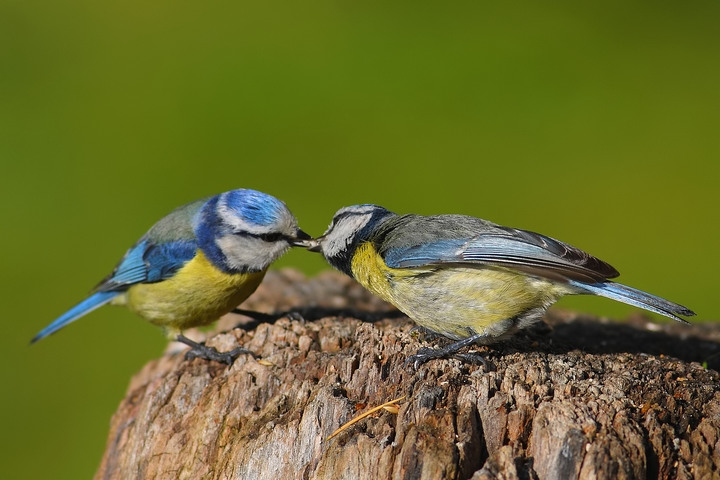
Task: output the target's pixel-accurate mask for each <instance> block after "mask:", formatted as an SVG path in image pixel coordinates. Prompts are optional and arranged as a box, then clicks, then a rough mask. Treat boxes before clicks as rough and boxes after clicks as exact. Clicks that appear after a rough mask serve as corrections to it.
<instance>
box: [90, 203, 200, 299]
mask: <svg viewBox="0 0 720 480" xmlns="http://www.w3.org/2000/svg"><path fill="white" fill-rule="evenodd" d="M206 202H207V199H202V200H197V201H195V202H192V203H188V204H187V205H183V206H182V207H179V208H176V209H175V210H173V211H172V212H170V214H168V215H166V216H165V217H163V218H162V219H161V220H159V221H158V222H157V223H156V224H155V225H153V226H152V227H151V228H150V230H148V232H147V233H146V234H145V235H144V236H143V237H142V238H141V239H140V240H139V241H138V242H137V243H136V244H135V245H133V246H132V247H131V248H130V250H128V251H127V253H126V254H125V256H124V257H123V258H122V260H120V263H118V265H117V266H116V267H115V269H114V270H113V272H112V273H111V274H110V275H108V276H107V277H106V278H105V279H103V281H101V282H100V284H99V285H98V286H97V287H95V289H94V290H93V291H95V292H107V291H117V290H126V289H127V288H128V287H130V286H131V285H134V284H136V283H153V282H159V281H161V280H165V279H167V278H170V277H172V276H173V275H174V274H175V272H177V271H178V270H179V269H180V268H182V266H183V265H185V264H186V263H187V262H188V261H190V260H191V259H192V258H193V257H194V256H195V254H196V252H197V241H196V239H195V233H194V231H193V225H194V221H195V218H196V216H197V215H198V212H200V209H201V208H202V206H203V205H205V203H206Z"/></svg>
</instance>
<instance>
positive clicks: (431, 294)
mask: <svg viewBox="0 0 720 480" xmlns="http://www.w3.org/2000/svg"><path fill="white" fill-rule="evenodd" d="M351 269H352V272H353V276H354V277H355V279H356V280H357V281H358V282H359V283H360V284H362V285H363V286H364V287H365V288H367V289H368V290H370V291H371V292H373V293H375V294H376V295H378V296H379V297H380V298H382V299H383V300H385V301H387V302H390V303H392V304H393V305H395V306H396V307H397V308H398V309H400V310H401V311H402V312H404V313H405V314H407V315H408V316H409V317H410V318H412V319H413V320H414V321H415V322H416V323H418V324H419V325H421V326H423V327H426V328H429V329H430V330H432V331H435V332H437V333H440V334H443V335H445V336H447V337H450V338H454V339H462V338H467V337H469V336H471V335H473V334H474V333H487V334H488V335H489V336H493V337H495V336H499V335H502V334H504V333H505V332H506V331H507V330H508V329H509V328H510V327H511V326H512V325H514V322H515V321H516V319H517V317H518V316H523V315H524V314H526V313H527V312H533V315H535V317H534V318H536V319H538V320H539V319H540V318H541V317H542V312H544V309H546V308H547V307H549V306H550V305H551V304H552V303H553V302H555V301H556V300H557V299H558V298H559V297H560V296H562V295H564V294H568V293H572V292H571V291H570V289H568V288H567V286H565V285H563V284H558V283H555V282H552V281H550V280H548V279H543V278H539V277H533V276H529V275H526V274H523V273H521V272H518V271H514V270H511V269H507V268H500V267H492V266H486V265H472V264H463V265H431V266H425V267H419V268H404V269H395V268H390V267H388V266H387V265H386V264H385V262H384V261H383V259H382V257H380V255H379V254H378V253H377V252H376V251H375V249H374V248H373V246H372V244H369V243H366V244H363V245H361V246H360V247H358V249H357V250H356V253H355V255H354V256H353V260H352V264H351Z"/></svg>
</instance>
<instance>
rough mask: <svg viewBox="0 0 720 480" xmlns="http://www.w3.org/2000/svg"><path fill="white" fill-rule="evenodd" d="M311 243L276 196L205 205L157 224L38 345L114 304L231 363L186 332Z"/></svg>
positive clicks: (253, 194)
mask: <svg viewBox="0 0 720 480" xmlns="http://www.w3.org/2000/svg"><path fill="white" fill-rule="evenodd" d="M309 239H310V237H309V235H307V234H306V233H305V232H303V231H302V230H300V229H299V228H298V225H297V220H296V219H295V217H294V216H293V215H292V213H290V210H289V209H288V208H287V206H285V204H284V203H283V202H281V201H280V200H278V199H277V198H275V197H273V196H271V195H268V194H265V193H262V192H258V191H255V190H248V189H237V190H232V191H229V192H225V193H221V194H219V195H215V196H212V197H209V198H204V199H201V200H197V201H195V202H192V203H189V204H187V205H185V206H182V207H179V208H177V209H175V210H174V211H173V212H171V213H170V214H169V215H167V216H166V217H164V218H163V219H161V220H160V221H159V222H157V223H156V224H155V225H153V226H152V227H151V228H150V230H148V232H147V233H146V234H145V235H143V236H142V238H140V240H138V242H137V243H136V244H135V245H133V246H132V247H131V248H130V250H128V251H127V253H126V254H125V256H124V257H123V258H122V260H121V261H120V263H119V264H118V265H117V267H116V268H115V270H113V272H112V273H111V274H110V275H108V276H107V278H105V279H104V280H103V281H101V282H100V284H99V285H98V286H97V287H95V289H94V290H93V292H92V294H91V295H90V296H89V297H88V298H86V299H85V300H83V301H82V302H80V303H79V304H77V305H76V306H74V307H73V308H71V309H70V310H68V311H67V312H65V313H64V314H63V315H61V316H60V317H59V318H57V319H56V320H55V321H54V322H52V323H51V324H50V325H48V326H47V327H45V328H44V329H43V330H42V331H41V332H40V333H38V334H37V335H36V336H35V337H34V338H33V339H32V342H36V341H38V340H40V339H42V338H44V337H46V336H48V335H50V334H51V333H54V332H56V331H57V330H60V329H61V328H63V327H64V326H66V325H68V324H69V323H71V322H73V321H75V320H77V319H78V318H80V317H82V316H83V315H86V314H87V313H89V312H91V311H93V310H95V309H96V308H99V307H101V306H103V305H105V304H107V303H110V304H115V305H125V306H127V307H128V308H129V309H130V310H132V311H133V312H135V313H137V314H138V315H140V316H141V317H143V318H145V319H147V320H148V321H150V322H151V323H153V324H155V325H158V326H160V327H162V328H163V329H164V330H165V331H166V333H167V334H168V336H169V337H171V338H173V339H177V340H179V341H182V342H184V343H188V344H189V345H191V346H192V347H193V348H194V349H195V350H194V352H195V353H196V355H194V356H201V357H203V358H212V359H216V360H220V361H225V362H229V358H228V357H227V356H224V357H223V356H222V354H220V355H221V356H220V357H217V356H213V355H214V354H213V353H212V350H213V349H210V348H209V347H205V346H204V345H200V344H196V343H195V342H192V341H191V340H189V339H187V338H186V337H184V336H183V335H182V331H183V330H186V329H188V328H191V327H197V326H202V325H208V324H210V323H212V322H213V321H215V320H217V319H218V318H219V317H221V316H222V315H224V314H226V313H228V312H230V311H231V310H232V309H234V308H235V307H237V305H238V304H240V303H241V302H242V301H244V300H245V299H246V298H247V297H249V296H250V294H252V293H253V292H254V291H255V289H256V288H257V286H258V285H259V284H260V282H261V281H262V279H263V277H264V276H265V272H266V271H267V269H268V267H269V265H270V264H271V263H272V262H274V261H275V260H277V259H278V258H279V257H280V256H281V255H282V254H283V253H285V252H286V251H287V250H288V249H289V248H290V247H291V246H296V245H303V246H305V243H306V241H307V240H309ZM215 353H218V352H215Z"/></svg>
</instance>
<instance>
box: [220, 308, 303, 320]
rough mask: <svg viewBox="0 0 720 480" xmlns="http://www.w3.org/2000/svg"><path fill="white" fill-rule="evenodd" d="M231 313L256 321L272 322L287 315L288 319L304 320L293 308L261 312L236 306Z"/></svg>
mask: <svg viewBox="0 0 720 480" xmlns="http://www.w3.org/2000/svg"><path fill="white" fill-rule="evenodd" d="M231 313H235V314H238V315H244V316H246V317H250V318H252V319H253V320H255V321H256V322H267V323H274V322H276V321H277V320H279V319H281V318H283V317H287V318H288V319H290V320H297V321H299V322H304V321H305V319H304V318H303V316H302V314H301V313H300V312H296V311H294V310H290V311H287V312H279V313H263V312H254V311H252V310H243V309H242V308H236V309H234V310H233V311H232V312H231Z"/></svg>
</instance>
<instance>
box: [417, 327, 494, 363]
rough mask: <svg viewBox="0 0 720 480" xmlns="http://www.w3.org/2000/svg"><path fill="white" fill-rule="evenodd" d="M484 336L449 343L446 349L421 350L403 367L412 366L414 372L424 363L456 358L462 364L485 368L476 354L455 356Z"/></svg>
mask: <svg viewBox="0 0 720 480" xmlns="http://www.w3.org/2000/svg"><path fill="white" fill-rule="evenodd" d="M485 336H486V335H485V334H482V333H476V334H475V335H472V336H470V337H468V338H464V339H462V340H459V341H457V342H455V343H451V344H450V345H448V346H447V347H443V348H427V347H425V348H421V349H420V350H418V353H416V354H415V355H411V356H409V357H408V358H407V360H405V366H406V367H408V366H410V365H412V366H413V367H414V368H415V370H417V369H418V367H420V365H422V364H423V363H426V362H428V361H430V360H435V359H440V358H449V357H452V356H454V357H456V358H458V359H460V360H462V361H463V362H466V363H474V364H482V365H484V366H485V367H487V362H486V361H485V359H484V358H483V357H482V356H480V355H478V354H462V355H457V352H458V351H460V349H462V348H465V347H469V346H470V345H473V344H474V343H475V342H477V341H478V340H480V339H481V338H483V337H485Z"/></svg>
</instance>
